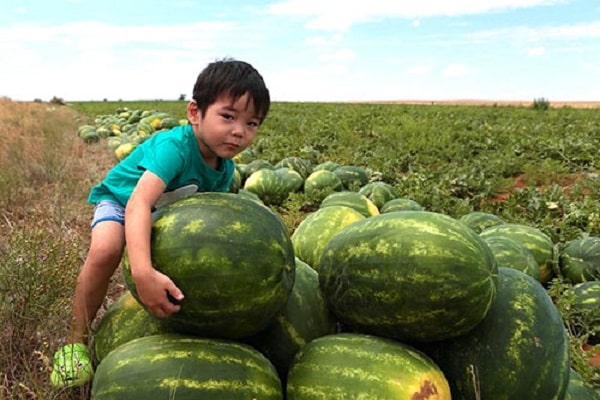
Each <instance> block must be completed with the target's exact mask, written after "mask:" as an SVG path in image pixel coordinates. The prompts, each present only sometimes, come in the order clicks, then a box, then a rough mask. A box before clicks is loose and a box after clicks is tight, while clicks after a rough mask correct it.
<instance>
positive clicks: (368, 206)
mask: <svg viewBox="0 0 600 400" xmlns="http://www.w3.org/2000/svg"><path fill="white" fill-rule="evenodd" d="M329 206H346V207H350V208H353V209H355V210H356V211H358V212H359V213H361V214H362V215H364V216H365V217H372V216H374V215H379V210H378V209H377V206H376V205H375V204H374V203H373V202H372V201H371V200H369V199H368V198H367V196H364V195H362V194H360V193H358V192H351V191H342V192H335V193H331V194H330V195H329V196H327V197H325V198H324V199H323V201H322V202H321V204H320V205H319V208H325V207H329Z"/></svg>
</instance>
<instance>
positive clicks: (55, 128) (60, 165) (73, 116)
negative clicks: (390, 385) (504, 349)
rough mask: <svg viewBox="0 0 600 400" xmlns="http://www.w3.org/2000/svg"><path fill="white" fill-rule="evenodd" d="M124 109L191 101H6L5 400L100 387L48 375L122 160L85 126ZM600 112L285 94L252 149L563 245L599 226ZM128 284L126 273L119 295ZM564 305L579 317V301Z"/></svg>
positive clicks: (580, 359)
mask: <svg viewBox="0 0 600 400" xmlns="http://www.w3.org/2000/svg"><path fill="white" fill-rule="evenodd" d="M122 107H128V108H130V109H146V110H152V109H156V110H160V111H164V112H169V113H171V114H172V115H174V116H175V117H176V118H183V117H184V115H185V102H135V103H133V102H131V103H130V102H118V103H117V102H115V103H109V102H96V103H94V102H81V103H73V104H70V105H69V106H67V107H64V106H63V107H60V106H54V105H49V104H43V103H36V104H24V103H16V102H11V101H8V100H0V127H2V135H0V231H1V232H2V235H1V236H0V326H1V327H2V332H0V354H1V355H2V356H0V399H86V398H88V396H89V391H88V389H87V388H84V389H81V390H69V391H64V392H61V391H55V390H53V389H52V388H50V387H49V386H48V383H47V378H48V375H49V368H50V364H51V360H50V357H51V356H52V355H53V353H54V350H55V349H56V348H57V347H58V345H59V344H60V343H62V342H63V341H64V340H65V337H66V335H67V332H68V322H69V317H70V301H71V294H72V291H73V288H74V284H75V279H76V276H77V272H78V270H79V267H80V265H81V263H82V260H83V258H84V257H85V252H86V251H87V244H88V240H89V228H88V224H89V219H90V217H91V211H92V210H91V206H89V205H88V204H86V197H87V194H88V191H89V189H90V188H91V186H92V185H93V184H95V183H97V182H98V180H100V179H101V178H102V177H103V175H104V173H105V172H106V171H107V170H108V168H110V166H111V165H112V164H113V163H114V162H115V158H114V155H113V154H112V152H111V151H110V150H109V148H108V146H107V143H106V139H101V140H100V141H99V142H96V143H90V144H86V143H83V141H82V140H81V139H80V138H79V137H78V136H77V128H78V127H79V126H80V125H83V124H85V123H94V120H95V117H97V116H99V115H104V114H114V113H115V112H116V111H117V109H119V108H122ZM599 117H600V110H599V109H585V110H583V109H582V110H580V109H570V108H561V109H554V108H549V109H546V110H544V112H539V110H536V109H533V108H525V107H484V106H442V105H420V106H419V105H376V104H325V103H275V104H273V106H272V109H271V114H270V115H269V117H268V119H267V121H266V122H265V124H264V126H263V127H261V130H260V132H259V136H258V138H257V141H256V142H255V145H254V146H253V147H254V148H255V150H256V151H257V154H258V156H259V157H260V158H262V159H265V160H268V161H269V162H271V163H273V164H274V163H276V162H277V161H279V160H281V159H282V158H284V157H286V156H301V157H304V158H307V159H310V160H312V161H313V162H314V163H321V162H325V161H334V162H337V163H340V164H342V165H359V166H364V167H366V168H368V169H369V170H370V171H371V172H373V173H376V174H379V175H380V176H381V177H382V178H383V179H384V180H385V181H386V182H389V183H391V184H393V185H394V187H395V188H396V190H397V192H398V194H399V196H401V197H408V198H412V199H413V200H415V201H417V202H418V203H419V204H421V205H423V206H424V207H425V208H426V209H428V210H430V211H436V212H442V213H446V214H448V215H451V216H454V217H459V216H461V215H463V214H466V213H468V212H470V211H476V210H481V211H486V212H491V213H494V214H496V215H498V216H500V217H502V218H503V219H505V220H506V221H511V222H518V223H526V224H529V225H533V226H536V227H539V228H540V229H542V230H543V231H544V232H545V233H547V234H548V235H550V237H551V238H552V239H553V241H554V242H555V243H556V244H561V243H565V242H566V241H568V240H571V239H573V238H576V237H578V236H580V235H582V234H588V235H594V236H600V201H599V200H600V182H599V179H598V175H597V174H598V165H597V162H596V159H597V157H596V154H597V143H598V139H599V138H600V125H598V123H597V121H598V119H599ZM517 182H520V183H523V185H521V184H517ZM507 193H510V196H505V194H507ZM499 196H504V197H502V199H503V201H499V199H500V197H499ZM317 207H318V204H317V200H316V199H315V198H311V196H307V195H305V194H303V193H295V194H293V195H291V196H290V197H289V198H288V199H287V200H286V201H285V202H284V203H283V204H282V205H281V206H279V207H276V208H274V209H275V210H276V211H277V212H278V213H279V214H280V215H281V216H282V218H283V220H284V222H285V223H286V225H287V226H288V227H289V229H290V232H291V231H292V230H293V229H294V228H295V227H296V226H297V225H298V224H299V223H300V222H301V221H302V220H303V218H305V216H306V215H307V214H308V213H309V212H311V211H314V210H315V209H316V208H317ZM120 284H121V282H120V281H119V277H116V278H115V282H113V285H112V288H113V290H114V291H115V293H116V292H118V290H119V289H122V288H121V287H120V286H119V285H120ZM565 285H567V284H566V283H564V282H555V283H554V286H552V287H551V288H550V289H551V290H552V292H551V293H552V294H553V295H555V296H559V295H560V293H562V290H560V289H561V288H564V287H565ZM559 305H560V309H561V312H563V313H564V318H565V320H566V324H567V326H568V325H569V324H570V323H571V321H570V318H571V316H570V314H569V313H568V305H566V306H565V302H564V301H563V302H561V303H560V304H559ZM573 323H574V322H573ZM571 340H572V352H573V357H572V364H573V366H574V368H575V369H576V370H577V371H579V372H580V373H581V374H582V376H584V377H586V379H587V380H588V381H589V382H593V383H594V384H595V385H596V387H600V382H599V380H600V371H599V370H598V368H596V369H593V368H591V367H590V366H589V365H587V357H589V356H588V355H586V354H585V353H582V352H581V351H580V347H581V341H582V338H581V336H580V335H571Z"/></svg>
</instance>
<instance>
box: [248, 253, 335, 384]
mask: <svg viewBox="0 0 600 400" xmlns="http://www.w3.org/2000/svg"><path fill="white" fill-rule="evenodd" d="M336 329H337V324H336V320H335V318H334V317H333V315H332V314H331V313H330V312H329V310H328V309H327V306H326V305H325V300H324V299H323V296H322V295H321V292H320V290H319V275H318V273H317V271H315V270H314V269H312V268H311V267H310V266H309V265H308V264H306V263H304V262H302V261H301V260H299V259H296V279H295V281H294V288H293V289H292V293H291V294H290V297H289V299H288V302H287V304H286V305H285V307H284V308H283V310H282V311H281V312H280V313H279V314H278V315H277V316H276V317H275V320H274V321H273V322H272V323H271V324H270V325H269V326H268V327H267V328H266V329H265V330H263V331H261V332H259V333H258V334H256V335H254V336H252V337H250V338H247V339H245V340H244V341H245V342H246V343H249V344H250V345H252V346H253V347H255V348H256V349H258V350H259V351H260V352H261V353H263V354H264V355H265V356H266V357H267V358H268V359H269V360H270V361H271V362H272V363H273V365H274V366H275V368H276V369H277V372H278V373H279V377H280V379H281V380H282V382H285V380H286V377H287V373H288V370H289V367H290V365H291V363H292V360H293V358H294V355H295V354H296V353H297V352H298V350H300V349H301V348H302V347H303V346H304V345H305V344H306V343H308V342H310V341H311V340H313V339H315V338H317V337H321V336H325V335H329V334H332V333H335V332H336Z"/></svg>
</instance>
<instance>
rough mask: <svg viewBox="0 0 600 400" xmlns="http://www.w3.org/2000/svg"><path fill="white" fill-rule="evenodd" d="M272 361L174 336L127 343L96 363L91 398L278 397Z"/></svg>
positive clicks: (246, 349)
mask: <svg viewBox="0 0 600 400" xmlns="http://www.w3.org/2000/svg"><path fill="white" fill-rule="evenodd" d="M282 397H283V393H282V387H281V382H280V380H279V377H278V376H277V372H276V371H275V368H274V367H273V365H272V364H271V363H270V362H269V361H268V360H267V359H266V358H265V357H264V356H263V355H262V354H260V352H258V351H257V350H255V349H253V348H252V347H250V346H248V345H245V344H242V343H236V342H233V341H228V340H223V339H206V338H199V337H191V336H184V335H175V334H164V335H153V336H146V337H143V338H139V339H135V340H132V341H130V342H127V343H125V344H123V345H121V346H119V347H117V348H116V349H115V350H113V351H112V352H111V353H109V354H108V355H107V356H106V358H104V360H102V362H101V363H100V364H99V365H98V368H97V369H96V373H95V376H94V382H93V384H92V394H91V398H92V400H131V399H144V400H159V399H160V400H163V399H177V400H187V399H189V400H202V399H207V400H208V399H211V400H212V399H228V400H229V399H230V400H235V399H239V400H248V399H265V400H269V399H272V400H281V399H282Z"/></svg>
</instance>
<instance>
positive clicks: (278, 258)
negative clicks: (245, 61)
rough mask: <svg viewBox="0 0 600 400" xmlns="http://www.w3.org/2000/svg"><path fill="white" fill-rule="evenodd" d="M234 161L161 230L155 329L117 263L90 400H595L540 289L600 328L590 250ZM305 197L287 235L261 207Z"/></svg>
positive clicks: (351, 180)
mask: <svg viewBox="0 0 600 400" xmlns="http://www.w3.org/2000/svg"><path fill="white" fill-rule="evenodd" d="M236 161H237V169H236V171H237V172H236V179H235V180H234V182H233V183H232V187H231V190H230V193H197V194H195V195H192V196H190V197H188V198H185V199H181V200H178V201H176V202H173V203H171V204H169V205H166V206H164V207H162V208H159V209H158V210H157V211H156V213H155V216H154V217H155V218H154V223H153V229H152V258H153V263H154V265H155V267H156V268H157V269H159V270H161V271H163V272H164V273H166V274H167V275H169V276H170V277H171V278H172V279H173V280H174V281H175V283H176V284H177V285H178V286H179V287H180V288H181V289H182V290H183V292H184V293H185V299H184V301H183V303H182V309H181V311H180V312H179V313H177V314H176V315H174V316H173V317H171V318H169V319H157V318H155V317H153V316H152V315H150V314H149V313H148V312H147V311H146V310H145V309H144V308H143V307H142V306H141V305H140V303H139V302H138V301H137V300H136V299H137V294H136V291H135V285H134V283H133V281H132V280H131V277H130V274H129V268H128V263H127V259H125V261H124V265H123V267H124V268H123V270H124V274H125V281H126V283H127V287H128V291H127V292H126V293H124V294H123V296H122V297H121V298H119V299H118V300H117V301H116V302H115V303H113V304H112V305H111V307H110V308H109V309H108V310H107V312H106V313H105V314H104V315H103V317H102V319H101V320H100V321H99V323H98V326H97V327H96V328H95V330H94V337H93V341H92V343H93V349H94V353H95V357H96V361H97V370H96V375H95V378H94V382H93V386H92V398H93V399H96V400H101V399H131V398H144V399H148V400H151V399H165V398H174V399H283V398H287V399H289V400H294V399H308V400H310V399H451V398H453V399H460V400H462V399H465V400H468V399H578V400H586V399H597V398H598V396H597V394H596V393H595V392H594V390H593V389H592V388H591V387H589V386H587V384H585V383H584V382H583V380H582V379H581V377H580V376H579V374H577V373H576V372H575V371H574V370H572V369H571V367H570V357H569V356H570V355H569V342H568V336H567V332H566V330H565V324H564V321H563V318H562V316H561V315H560V313H559V311H558V309H557V308H556V306H555V304H554V303H553V299H552V298H551V297H550V295H549V293H548V291H547V288H546V285H547V284H548V282H550V280H551V279H552V278H553V277H555V276H556V275H560V276H561V277H562V278H563V279H565V280H566V281H569V282H571V283H572V287H571V288H570V289H569V293H566V294H564V295H565V297H569V298H570V299H571V300H572V306H573V307H574V308H575V309H576V310H577V311H579V312H580V315H581V318H582V324H584V325H585V326H598V325H600V324H599V322H600V315H599V312H600V311H599V310H600V238H595V237H586V238H581V239H577V240H573V241H571V242H569V243H567V244H566V245H565V246H560V247H559V246H557V245H555V244H554V243H553V242H552V240H551V239H550V238H549V237H548V236H547V235H545V234H544V233H543V232H542V231H540V230H539V229H537V228H534V227H531V226H526V225H520V224H514V223H509V222H506V221H504V220H502V219H501V218H499V217H498V216H495V215H492V214H486V213H482V212H474V213H470V214H467V215H464V216H462V217H461V218H452V217H450V216H447V215H444V214H440V213H436V212H431V211H427V210H425V209H424V208H423V207H421V206H420V205H419V204H418V203H416V202H415V201H413V200H411V199H406V198H399V197H398V195H397V193H396V192H395V190H394V188H393V186H391V185H388V184H386V183H385V182H382V181H378V180H374V179H373V178H374V177H373V174H372V173H371V172H370V171H369V170H368V169H365V168H362V167H359V166H342V165H338V164H335V163H332V162H325V163H322V164H318V165H314V164H312V163H311V162H310V161H308V160H306V159H302V158H299V157H289V158H286V159H283V160H281V161H280V162H279V163H277V164H275V165H272V164H270V163H269V162H267V161H264V160H260V159H259V158H258V157H257V156H256V153H253V151H252V150H247V151H245V152H243V153H241V154H240V155H239V156H238V157H237V159H236ZM336 171H337V172H336ZM300 190H302V191H304V192H306V193H310V194H311V196H313V198H316V199H318V200H319V204H320V207H319V208H318V209H317V210H315V211H313V212H311V213H309V214H308V215H307V216H306V218H304V219H303V220H302V221H301V222H300V223H299V224H298V226H297V227H296V228H295V229H294V231H293V232H292V233H291V234H290V233H289V231H288V228H287V227H286V226H285V225H284V223H283V222H282V220H281V218H280V217H279V216H278V214H276V213H275V212H274V211H273V209H272V208H270V207H269V206H270V205H278V204H281V203H282V202H283V201H284V200H285V199H286V197H287V196H289V194H290V193H293V192H294V191H300ZM597 333H598V336H600V332H597ZM592 339H594V338H592ZM598 339H600V338H595V340H598Z"/></svg>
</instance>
